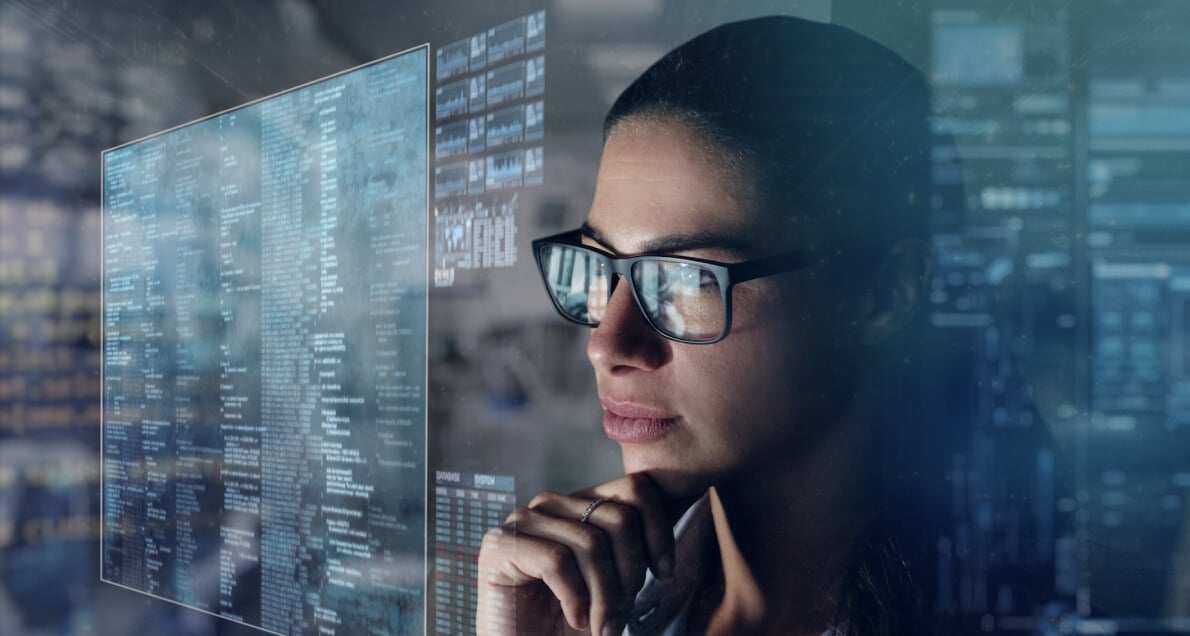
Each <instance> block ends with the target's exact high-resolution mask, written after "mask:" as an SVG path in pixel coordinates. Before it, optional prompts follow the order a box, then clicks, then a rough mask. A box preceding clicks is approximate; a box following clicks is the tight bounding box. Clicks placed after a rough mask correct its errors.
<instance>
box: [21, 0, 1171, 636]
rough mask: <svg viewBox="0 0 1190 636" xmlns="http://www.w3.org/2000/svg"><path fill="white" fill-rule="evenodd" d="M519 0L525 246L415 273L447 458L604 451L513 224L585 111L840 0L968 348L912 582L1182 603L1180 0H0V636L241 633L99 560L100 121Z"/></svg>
mask: <svg viewBox="0 0 1190 636" xmlns="http://www.w3.org/2000/svg"><path fill="white" fill-rule="evenodd" d="M541 9H546V11H547V15H548V19H549V32H548V33H549V35H548V37H549V41H548V49H547V50H548V53H547V58H548V65H549V66H548V68H549V72H550V74H549V79H548V89H547V97H546V108H547V112H546V141H545V147H546V162H547V163H546V166H547V167H546V172H545V180H544V183H543V184H542V185H541V186H539V187H536V188H532V189H526V190H525V192H524V196H523V198H522V199H521V200H520V202H519V204H518V205H519V207H518V213H517V224H518V227H517V235H516V236H517V239H516V240H517V246H518V249H520V250H521V253H520V257H519V258H517V259H516V260H515V263H511V264H507V265H506V266H502V267H497V268H493V269H491V270H490V271H482V272H469V273H467V274H465V275H463V276H462V277H461V278H460V279H459V280H458V281H456V284H455V285H453V286H452V287H450V288H448V289H443V290H439V291H438V292H437V294H436V295H435V296H434V297H433V301H432V302H433V303H434V305H433V307H432V308H431V313H432V315H433V316H434V320H435V322H436V325H437V326H436V327H435V329H434V332H433V333H434V340H433V341H432V342H431V343H430V351H431V367H430V382H431V393H430V400H431V403H430V413H431V423H434V422H435V421H436V420H435V418H436V417H437V418H439V421H440V424H441V430H439V431H438V432H437V433H436V435H437V436H438V439H439V440H441V441H440V442H439V444H440V445H441V447H442V448H446V449H450V448H457V449H461V450H460V451H459V454H460V457H461V458H464V459H460V464H468V462H470V463H472V464H474V465H460V466H453V467H454V468H461V469H463V470H478V469H481V468H483V467H484V465H483V461H482V459H483V458H488V459H490V460H491V462H492V465H494V466H499V467H503V466H516V467H517V471H516V478H517V491H518V492H525V493H531V492H535V491H537V490H539V489H541V488H544V487H547V486H548V487H549V488H551V489H555V490H566V489H567V488H577V487H581V486H585V485H588V484H589V483H590V482H591V481H594V480H597V479H601V478H606V477H610V476H612V475H614V473H615V471H616V470H617V466H618V457H617V453H616V450H615V447H614V445H612V444H609V443H607V442H606V440H602V437H603V436H602V432H601V430H600V428H599V425H598V420H599V410H598V405H597V403H596V401H595V396H594V391H593V386H592V382H591V381H590V374H589V371H588V369H587V368H586V366H585V365H586V362H585V358H584V354H583V347H582V343H583V342H584V337H585V333H583V332H582V331H580V330H578V329H575V328H571V327H569V326H566V325H563V324H560V321H559V320H558V319H557V318H556V317H555V316H554V315H553V313H552V309H551V308H550V307H549V306H548V303H546V301H545V298H544V296H542V294H541V292H540V290H539V283H538V281H537V280H536V272H535V271H534V269H533V266H532V259H531V258H530V257H529V255H528V253H527V251H525V248H527V245H528V241H529V240H530V239H531V238H532V237H534V236H539V235H544V234H548V233H552V232H555V231H560V230H562V229H566V228H568V227H571V226H573V225H575V224H577V222H578V221H579V220H580V219H581V218H582V217H583V214H584V213H585V209H586V206H587V204H588V203H589V200H590V195H591V192H592V190H593V183H594V177H595V167H596V165H597V162H598V152H599V125H600V120H601V117H602V115H603V112H604V111H605V110H606V108H607V107H608V106H609V105H610V103H611V100H612V99H613V98H614V96H615V95H616V94H617V92H618V91H619V90H620V89H621V88H622V87H623V86H624V85H626V83H627V82H628V81H630V80H631V79H632V78H633V77H635V75H636V74H638V73H639V72H640V71H641V70H643V69H644V68H645V67H646V66H647V65H648V64H650V63H651V62H652V61H653V60H655V59H656V58H657V57H659V56H660V55H661V54H662V53H663V52H664V51H665V50H667V49H668V48H669V47H671V46H673V45H675V44H677V43H680V42H681V41H684V40H685V39H687V38H689V37H691V36H693V35H695V34H697V33H700V32H702V31H704V30H706V29H707V28H710V27H712V26H714V25H716V24H718V23H721V22H724V21H727V20H731V19H737V18H743V17H748V16H752V15H763V14H770V13H791V14H794V15H799V16H803V17H808V18H811V19H816V20H820V21H833V22H836V23H838V24H841V25H843V26H847V27H850V28H852V29H855V30H857V31H859V32H861V33H864V34H866V35H868V36H870V37H872V38H874V39H876V40H878V41H880V42H882V43H884V44H886V45H887V46H889V47H890V48H892V49H894V50H896V51H898V52H899V53H901V54H902V55H903V56H905V58H906V59H908V60H909V61H910V62H911V63H913V64H915V65H917V66H918V67H919V68H921V69H922V70H923V72H925V73H926V75H927V77H929V78H930V79H931V81H932V83H933V85H934V87H935V91H936V97H935V102H936V107H937V112H938V115H937V119H936V124H935V128H936V132H937V134H938V139H939V143H938V146H937V149H936V152H935V157H934V165H935V183H936V185H937V186H938V191H937V195H936V197H935V200H934V201H933V207H934V210H935V232H936V234H935V239H934V242H935V247H936V250H937V254H938V257H939V264H938V270H937V272H936V274H935V277H934V280H933V281H932V284H931V298H930V301H931V302H930V306H929V308H928V311H929V313H930V321H931V323H932V325H933V326H934V328H935V329H937V330H940V331H944V332H946V333H947V334H948V337H949V339H950V340H951V341H952V342H958V343H961V344H962V346H961V347H959V349H958V350H957V351H956V352H955V353H954V357H955V360H956V361H957V363H958V364H959V372H957V373H956V374H955V376H954V378H953V379H952V382H951V383H949V384H947V385H945V386H940V387H939V395H938V399H939V401H940V402H945V401H952V402H954V401H958V402H963V403H965V404H968V405H969V406H970V407H971V409H970V410H971V413H972V414H973V415H972V416H971V420H970V421H967V422H964V423H963V426H964V430H965V431H969V433H968V434H967V437H966V438H965V441H964V444H963V448H962V451H961V452H958V453H956V454H955V455H954V457H953V458H951V462H952V466H953V473H952V479H951V481H950V484H951V492H950V493H948V496H950V497H952V498H953V505H952V509H953V518H952V524H951V525H950V526H948V527H947V528H945V529H940V540H939V542H938V549H939V553H940V555H941V556H940V559H941V561H942V562H944V563H947V564H948V572H950V573H951V574H948V575H947V576H940V577H939V580H940V583H939V585H940V589H938V590H937V594H938V598H940V599H945V603H943V604H944V605H947V604H948V605H947V608H948V611H950V612H953V613H954V614H956V615H962V616H965V617H969V618H972V621H973V622H971V623H970V624H971V625H973V626H978V628H979V629H981V630H983V631H987V632H995V633H1033V632H1035V631H1038V630H1041V631H1046V632H1048V633H1099V634H1112V633H1120V634H1141V633H1144V634H1157V633H1190V505H1188V504H1190V502H1188V501H1187V497H1188V496H1190V345H1188V341H1187V336H1188V335H1190V311H1188V309H1190V248H1188V247H1187V246H1188V245H1190V4H1187V3H1185V2H1181V1H1178V0H1133V1H1128V2H1123V1H1117V0H1088V1H1083V0H1049V1H1044V2H1030V3H1002V2H986V1H975V0H917V1H907V0H906V1H897V2H885V1H878V0H834V1H832V0H806V1H788V2H781V1H778V0H747V1H741V2H734V3H723V2H711V1H709V0H708V1H707V2H699V1H696V2H689V1H678V0H602V1H599V2H588V1H584V0H538V1H536V2H528V1H517V2H511V3H488V2H474V1H461V0H445V1H444V0H435V1H434V2H402V3H391V2H353V3H339V2H331V1H329V0H328V1H318V0H259V1H253V2H196V1H166V0H141V1H132V0H108V1H104V2H84V1H66V2H52V3H50V2H35V1H33V0H28V1H26V0H2V1H0V634H5V635H9V634H13V635H24V634H125V633H182V634H214V633H240V632H250V631H251V630H248V629H247V628H243V627H240V626H236V625H234V624H230V623H227V622H225V621H220V620H218V619H215V618H213V617H211V616H209V615H205V614H201V613H199V612H196V611H192V610H189V609H185V608H181V607H178V606H175V605H171V604H169V603H166V602H164V601H161V600H157V599H153V598H150V597H146V596H143V595H139V594H136V593H134V592H131V591H128V590H125V589H121V588H118V587H115V586H111V585H106V584H101V583H100V582H99V580H98V579H99V549H98V536H99V528H100V518H99V515H100V507H99V481H100V468H99V448H100V428H99V413H100V408H99V392H100V390H99V388H100V384H99V363H100V362H99V361H100V319H101V316H100V314H99V307H100V236H99V223H100V208H99V204H100V203H99V202H100V172H99V170H100V151H101V150H103V149H106V148H109V147H112V146H115V145H118V144H122V143H125V142H128V141H131V140H134V139H137V138H140V137H142V136H144V135H147V134H151V133H154V132H157V131H161V130H165V129H168V128H171V127H174V126H177V125H179V124H183V123H185V122H188V121H191V120H193V119H195V118H199V117H203V116H206V115H209V114H212V113H215V112H219V111H222V110H225V109H227V108H230V107H234V106H236V105H239V104H242V103H244V102H247V101H250V100H253V99H256V98H259V97H263V96H266V95H269V94H272V93H274V92H277V91H280V90H284V89H287V88H290V87H292V86H296V85H299V84H302V83H305V82H308V81H311V80H314V79H317V78H319V77H322V76H325V75H327V74H329V73H333V72H337V71H340V70H343V69H346V68H350V67H352V66H355V65H357V64H360V63H363V62H367V61H370V60H372V59H375V58H377V57H380V56H383V55H386V54H389V53H393V52H396V51H400V50H404V49H406V48H409V47H411V46H415V45H418V44H421V43H423V42H427V41H428V42H430V43H431V44H432V45H442V44H446V43H449V42H452V41H454V40H457V39H459V38H463V37H465V36H467V35H468V34H470V33H472V32H475V31H477V30H480V29H483V28H486V27H488V26H491V25H496V24H500V23H501V22H504V21H506V20H508V19H511V18H513V17H516V16H520V15H525V14H529V13H531V12H534V11H538V10H541ZM950 140H953V142H954V143H953V145H952V144H951V143H950ZM435 400H437V401H438V403H439V404H450V405H451V406H450V407H449V408H447V407H442V408H443V409H445V410H446V411H449V413H446V412H436V408H437V407H436V406H435ZM576 405H578V406H577V407H576ZM584 407H585V408H584ZM477 457H478V458H480V460H476V459H475V458H477ZM468 458H469V459H468ZM436 459H437V460H439V461H442V462H447V463H449V458H443V457H438V458H436ZM477 461H478V463H475V462H477ZM436 467H446V466H434V465H431V466H430V468H436ZM492 470H493V471H494V472H500V471H499V470H498V469H495V468H493V469H492ZM1019 572H1031V573H1033V575H1031V577H1026V578H1024V579H1022V577H1021V576H1020V575H1019V574H1016V573H1019ZM943 587H944V589H943ZM1036 599H1046V600H1045V601H1044V602H1042V603H1041V604H1038V602H1037V600H1036Z"/></svg>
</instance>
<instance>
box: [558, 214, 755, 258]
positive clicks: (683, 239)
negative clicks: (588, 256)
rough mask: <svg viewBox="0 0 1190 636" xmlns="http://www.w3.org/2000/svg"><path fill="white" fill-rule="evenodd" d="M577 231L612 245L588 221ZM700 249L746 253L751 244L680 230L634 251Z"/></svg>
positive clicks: (707, 233) (719, 235) (739, 240)
mask: <svg viewBox="0 0 1190 636" xmlns="http://www.w3.org/2000/svg"><path fill="white" fill-rule="evenodd" d="M579 232H580V233H581V234H582V235H583V236H585V237H587V238H589V239H591V240H593V241H595V242H596V243H599V244H600V245H603V246H604V247H608V248H611V247H612V244H611V243H609V242H608V240H607V237H606V235H604V233H603V232H600V231H599V230H598V229H597V228H595V227H594V226H592V225H591V224H590V223H587V222H585V221H584V222H583V225H582V227H581V228H580V229H579ZM701 249H716V250H725V251H729V252H738V253H741V254H746V253H749V252H750V251H751V249H752V245H750V244H749V243H748V242H746V241H744V240H742V239H739V238H735V237H730V236H723V235H722V234H715V233H713V232H681V233H676V234H667V235H664V236H658V237H655V238H651V239H649V240H647V241H645V242H643V243H641V244H640V245H639V246H638V249H637V250H635V252H636V253H637V254H670V253H674V252H685V251H690V250H701Z"/></svg>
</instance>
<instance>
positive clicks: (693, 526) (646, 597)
mask: <svg viewBox="0 0 1190 636" xmlns="http://www.w3.org/2000/svg"><path fill="white" fill-rule="evenodd" d="M715 540H716V539H715V524H714V521H713V520H712V519H711V499H710V495H709V494H707V495H703V496H702V498H700V499H699V500H698V501H697V502H695V503H694V505H693V506H690V509H689V510H687V511H686V513H685V514H684V515H682V518H681V519H680V520H678V523H677V525H675V526H674V557H675V558H674V576H672V577H671V578H668V579H665V580H662V579H659V578H656V577H654V576H653V573H652V572H651V571H649V572H646V573H645V584H644V586H643V587H642V588H641V590H640V592H638V593H637V595H636V604H635V605H634V606H633V608H632V616H631V617H630V618H629V620H628V626H627V627H625V628H624V636H684V635H685V634H687V633H688V632H689V630H688V628H687V619H688V617H689V614H690V602H691V600H692V599H693V598H694V592H695V591H697V589H698V586H699V585H700V584H701V583H702V581H703V575H704V573H705V572H706V567H707V560H708V557H709V556H710V555H711V554H712V552H713V548H714V541H715ZM844 635H845V629H838V630H837V629H835V628H829V629H827V630H826V631H825V632H823V634H822V636H844Z"/></svg>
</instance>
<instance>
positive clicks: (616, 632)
mask: <svg viewBox="0 0 1190 636" xmlns="http://www.w3.org/2000/svg"><path fill="white" fill-rule="evenodd" d="M623 632H624V630H621V629H616V624H615V623H604V624H603V636H620V634H622V633H623Z"/></svg>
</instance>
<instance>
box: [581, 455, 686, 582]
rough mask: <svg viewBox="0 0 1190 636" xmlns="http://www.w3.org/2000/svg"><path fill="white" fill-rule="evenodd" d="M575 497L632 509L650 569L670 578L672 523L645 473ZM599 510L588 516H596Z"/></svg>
mask: <svg viewBox="0 0 1190 636" xmlns="http://www.w3.org/2000/svg"><path fill="white" fill-rule="evenodd" d="M575 496H576V497H589V498H590V499H587V501H588V502H590V501H592V500H594V499H595V498H604V499H609V500H612V501H615V502H617V503H620V504H622V505H624V506H628V507H631V508H632V509H634V510H635V511H636V512H637V513H639V515H640V519H639V521H640V525H641V528H642V532H643V535H644V543H645V548H646V550H647V551H648V555H649V569H651V570H652V571H653V574H654V575H655V576H657V577H660V578H669V577H671V576H673V571H674V535H673V523H672V521H671V520H670V518H669V513H668V510H667V508H666V506H665V502H664V501H663V500H662V498H661V494H660V491H658V490H657V486H656V485H655V484H654V483H653V480H652V479H650V478H649V476H648V475H646V474H644V473H632V474H631V475H625V476H623V477H621V478H619V479H616V480H615V481H609V482H607V483H606V484H601V485H599V486H595V487H594V488H591V489H589V490H584V491H582V492H579V493H575ZM601 509H602V506H600V508H599V509H596V510H595V511H592V513H591V516H592V517H595V515H596V514H599V511H600V510H601Z"/></svg>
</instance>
